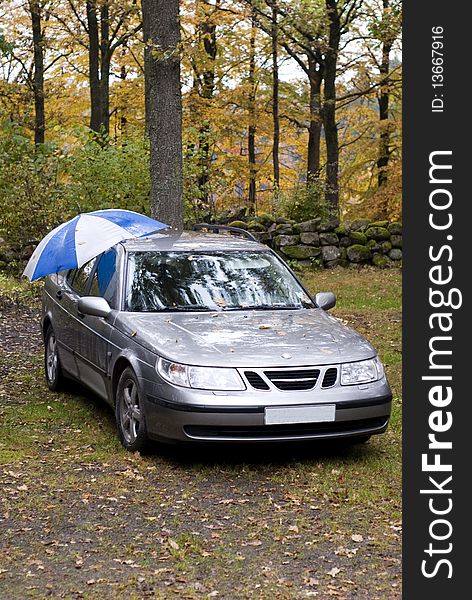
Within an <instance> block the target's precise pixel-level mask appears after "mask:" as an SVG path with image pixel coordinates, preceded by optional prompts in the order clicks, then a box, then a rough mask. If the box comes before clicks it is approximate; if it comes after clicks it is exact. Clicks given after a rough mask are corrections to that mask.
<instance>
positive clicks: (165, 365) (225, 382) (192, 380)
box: [156, 358, 246, 391]
mask: <svg viewBox="0 0 472 600" xmlns="http://www.w3.org/2000/svg"><path fill="white" fill-rule="evenodd" d="M156 369H157V372H158V373H159V375H161V376H162V377H163V378H164V379H165V380H166V381H169V382H170V383H173V384H175V385H180V386H183V387H188V388H195V389H199V390H224V391H237V390H245V389H246V387H245V385H244V383H243V380H242V379H241V377H240V376H239V373H238V372H237V371H236V369H227V368H224V367H192V366H190V365H182V364H180V363H176V362H171V361H169V360H166V359H165V358H159V360H158V361H157V365H156Z"/></svg>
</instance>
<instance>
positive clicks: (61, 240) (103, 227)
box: [23, 208, 169, 281]
mask: <svg viewBox="0 0 472 600" xmlns="http://www.w3.org/2000/svg"><path fill="white" fill-rule="evenodd" d="M167 227H169V226H168V225H165V224H164V223H160V222H159V221H155V220H154V219H150V218H149V217H146V216H144V215H140V214H139V213H135V212H133V211H130V210H121V209H113V208H112V209H107V210H96V211H94V212H89V213H83V214H80V215H78V216H77V217H74V218H73V219H71V220H70V221H67V222H66V223H62V225H59V226H58V227H56V228H55V229H53V230H52V231H51V232H50V233H48V234H47V236H46V237H44V238H43V239H42V240H41V242H40V243H39V244H38V246H37V248H36V249H35V251H34V252H33V255H32V256H31V258H30V259H29V261H28V264H27V265H26V268H25V270H24V271H23V275H26V277H28V279H29V280H30V281H34V280H35V279H39V278H40V277H44V276H45V275H49V274H51V273H59V272H60V271H66V270H68V269H75V268H77V267H81V266H82V265H84V264H85V263H86V262H88V261H89V260H91V259H92V258H94V257H95V256H98V255H99V254H101V253H102V252H104V251H105V250H107V249H108V248H111V247H112V246H114V245H115V244H117V243H118V242H121V241H122V240H126V239H129V238H134V237H141V236H144V235H149V234H150V233H153V232H155V231H158V230H159V229H165V228H167Z"/></svg>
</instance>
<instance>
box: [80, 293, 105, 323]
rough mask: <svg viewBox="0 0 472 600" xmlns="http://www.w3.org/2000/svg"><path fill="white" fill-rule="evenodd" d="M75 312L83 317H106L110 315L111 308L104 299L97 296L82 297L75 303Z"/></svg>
mask: <svg viewBox="0 0 472 600" xmlns="http://www.w3.org/2000/svg"><path fill="white" fill-rule="evenodd" d="M77 310H78V312H79V314H80V313H82V314H83V315H90V316H92V317H105V318H106V317H108V315H109V314H110V313H111V308H110V305H109V304H108V302H107V301H106V300H105V298H100V297H99V296H84V297H83V298H80V299H79V301H78V303H77Z"/></svg>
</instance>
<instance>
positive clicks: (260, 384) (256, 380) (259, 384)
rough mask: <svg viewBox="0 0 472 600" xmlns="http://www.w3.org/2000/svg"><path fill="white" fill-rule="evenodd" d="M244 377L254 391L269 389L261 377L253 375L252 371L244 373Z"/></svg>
mask: <svg viewBox="0 0 472 600" xmlns="http://www.w3.org/2000/svg"><path fill="white" fill-rule="evenodd" d="M244 375H245V376H246V379H247V380H248V381H249V383H250V384H251V385H252V387H253V388H254V389H255V390H268V389H270V388H269V386H268V385H267V383H266V382H265V381H264V380H263V379H262V377H261V376H260V375H258V374H257V373H254V371H245V372H244Z"/></svg>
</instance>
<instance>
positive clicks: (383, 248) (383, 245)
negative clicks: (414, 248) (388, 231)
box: [379, 240, 392, 254]
mask: <svg viewBox="0 0 472 600" xmlns="http://www.w3.org/2000/svg"><path fill="white" fill-rule="evenodd" d="M379 247H380V252H382V254H388V253H389V252H390V250H391V249H392V243H391V242H390V240H384V241H383V242H379Z"/></svg>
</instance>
